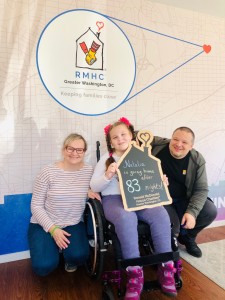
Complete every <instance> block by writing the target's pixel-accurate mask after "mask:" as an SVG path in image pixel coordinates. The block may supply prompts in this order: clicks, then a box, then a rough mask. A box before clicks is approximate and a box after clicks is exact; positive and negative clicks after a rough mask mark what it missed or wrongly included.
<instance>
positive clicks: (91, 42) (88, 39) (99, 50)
mask: <svg viewBox="0 0 225 300" xmlns="http://www.w3.org/2000/svg"><path fill="white" fill-rule="evenodd" d="M99 35H100V33H97V34H95V33H94V32H93V31H92V30H91V28H90V27H89V28H88V30H87V31H86V32H85V33H83V34H82V35H81V36H80V37H79V38H78V39H77V40H76V62H75V65H76V67H77V68H85V69H91V70H103V62H104V59H103V48H104V43H103V42H102V41H101V40H100V39H99ZM82 45H85V46H86V49H84V48H85V47H84V48H83V49H82ZM91 49H92V50H93V51H92V50H91ZM90 52H91V54H92V55H94V57H95V58H96V60H95V61H91V62H90V64H89V63H88V62H89V61H90V58H89V57H87V56H89V54H90ZM87 61H88V62H87Z"/></svg>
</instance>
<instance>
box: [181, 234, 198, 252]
mask: <svg viewBox="0 0 225 300" xmlns="http://www.w3.org/2000/svg"><path fill="white" fill-rule="evenodd" d="M177 240H178V242H179V243H180V244H181V245H184V246H185V247H186V250H187V253H189V254H190V255H192V256H194V257H201V256H202V251H201V249H200V248H199V247H198V245H197V244H196V242H195V241H194V240H192V239H188V238H185V237H183V236H182V235H179V236H178V238H177Z"/></svg>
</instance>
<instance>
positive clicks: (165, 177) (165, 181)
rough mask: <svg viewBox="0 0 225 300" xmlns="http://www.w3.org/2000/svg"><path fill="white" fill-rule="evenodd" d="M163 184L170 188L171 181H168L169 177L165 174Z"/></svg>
mask: <svg viewBox="0 0 225 300" xmlns="http://www.w3.org/2000/svg"><path fill="white" fill-rule="evenodd" d="M163 182H164V183H165V184H166V185H167V186H168V185H169V180H168V177H167V176H166V175H165V174H163Z"/></svg>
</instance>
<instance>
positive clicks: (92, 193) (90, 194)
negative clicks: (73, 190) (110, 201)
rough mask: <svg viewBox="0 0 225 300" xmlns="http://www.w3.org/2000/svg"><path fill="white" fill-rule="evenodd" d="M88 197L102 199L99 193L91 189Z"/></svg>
mask: <svg viewBox="0 0 225 300" xmlns="http://www.w3.org/2000/svg"><path fill="white" fill-rule="evenodd" d="M88 198H91V199H97V200H99V201H101V197H100V195H99V193H95V192H93V191H92V190H91V189H89V190H88Z"/></svg>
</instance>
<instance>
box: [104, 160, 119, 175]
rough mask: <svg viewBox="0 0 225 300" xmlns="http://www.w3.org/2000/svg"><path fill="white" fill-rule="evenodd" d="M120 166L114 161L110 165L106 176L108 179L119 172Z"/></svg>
mask: <svg viewBox="0 0 225 300" xmlns="http://www.w3.org/2000/svg"><path fill="white" fill-rule="evenodd" d="M117 170H118V166H117V163H115V162H114V163H112V164H110V165H109V166H108V169H107V170H106V172H105V176H106V178H107V179H111V178H112V177H113V176H114V175H115V174H116V172H117Z"/></svg>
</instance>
